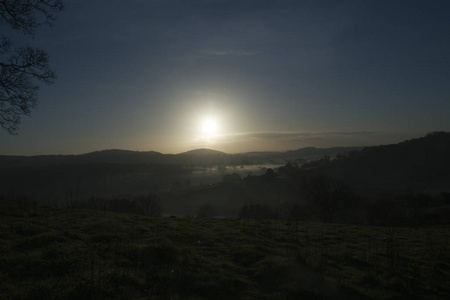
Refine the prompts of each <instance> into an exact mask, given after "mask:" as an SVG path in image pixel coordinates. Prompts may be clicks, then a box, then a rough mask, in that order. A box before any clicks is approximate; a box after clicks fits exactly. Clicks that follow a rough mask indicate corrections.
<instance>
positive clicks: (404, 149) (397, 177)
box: [302, 132, 450, 194]
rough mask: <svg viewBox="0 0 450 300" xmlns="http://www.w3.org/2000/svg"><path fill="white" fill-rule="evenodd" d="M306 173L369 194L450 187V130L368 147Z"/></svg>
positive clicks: (304, 169)
mask: <svg viewBox="0 0 450 300" xmlns="http://www.w3.org/2000/svg"><path fill="white" fill-rule="evenodd" d="M302 172H303V174H304V175H308V176H311V175H318V174H321V175H325V176H329V177H334V178H338V179H341V180H343V181H345V182H347V183H348V184H350V185H351V186H353V187H356V188H357V189H358V190H359V191H360V192H363V193H366V194H367V193H374V192H375V193H378V192H386V191H403V192H404V191H416V192H417V191H433V190H444V191H446V190H450V133H448V132H434V133H430V134H428V135H427V136H425V137H422V138H417V139H412V140H407V141H404V142H401V143H399V144H392V145H385V146H376V147H366V148H364V149H362V150H360V151H354V152H351V153H350V154H348V155H339V156H338V157H337V158H336V159H334V160H329V161H328V160H322V161H316V162H315V163H310V164H305V165H304V166H303V167H302Z"/></svg>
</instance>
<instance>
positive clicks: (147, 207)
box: [135, 193, 162, 217]
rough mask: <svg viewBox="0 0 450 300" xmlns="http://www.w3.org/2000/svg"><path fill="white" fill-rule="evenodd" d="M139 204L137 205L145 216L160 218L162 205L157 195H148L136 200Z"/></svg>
mask: <svg viewBox="0 0 450 300" xmlns="http://www.w3.org/2000/svg"><path fill="white" fill-rule="evenodd" d="M135 201H136V202H138V203H137V205H138V206H139V207H141V208H142V211H143V213H144V216H148V217H160V216H161V212H162V209H161V205H160V204H159V198H158V196H157V195H156V194H152V193H151V194H148V195H147V196H139V197H136V198H135Z"/></svg>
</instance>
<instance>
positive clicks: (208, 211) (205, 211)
mask: <svg viewBox="0 0 450 300" xmlns="http://www.w3.org/2000/svg"><path fill="white" fill-rule="evenodd" d="M215 216H217V213H216V211H215V209H214V207H213V206H212V205H211V204H203V205H202V206H200V208H199V209H198V212H197V217H199V218H214V217H215Z"/></svg>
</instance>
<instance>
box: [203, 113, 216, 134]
mask: <svg viewBox="0 0 450 300" xmlns="http://www.w3.org/2000/svg"><path fill="white" fill-rule="evenodd" d="M201 129H202V132H203V134H205V135H207V136H211V135H214V134H216V133H217V131H218V123H217V120H216V119H215V118H213V117H207V118H205V119H203V120H202V122H201Z"/></svg>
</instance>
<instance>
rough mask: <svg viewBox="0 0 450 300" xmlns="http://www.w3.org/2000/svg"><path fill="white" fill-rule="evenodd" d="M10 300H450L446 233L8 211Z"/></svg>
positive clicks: (1, 257) (4, 286)
mask: <svg viewBox="0 0 450 300" xmlns="http://www.w3.org/2000/svg"><path fill="white" fill-rule="evenodd" d="M0 216H1V218H0V220H1V221H0V245H1V248H0V266H1V268H0V298H2V299H169V298H172V299H411V298H412V297H414V298H417V297H419V298H421V299H449V298H450V287H449V286H448V282H449V280H450V252H449V251H448V247H449V245H448V238H449V231H448V230H446V229H431V228H430V229H406V228H403V229H397V228H392V227H386V228H381V227H380V228H376V227H364V226H346V225H337V224H329V225H324V224H315V223H288V222H281V221H257V220H235V219H198V218H189V219H187V218H145V217H141V216H137V215H125V214H115V213H108V212H105V213H102V212H98V211H97V212H92V211H81V210H50V209H43V208H33V207H26V206H25V205H24V206H18V205H12V204H11V203H8V202H1V203H0Z"/></svg>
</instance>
